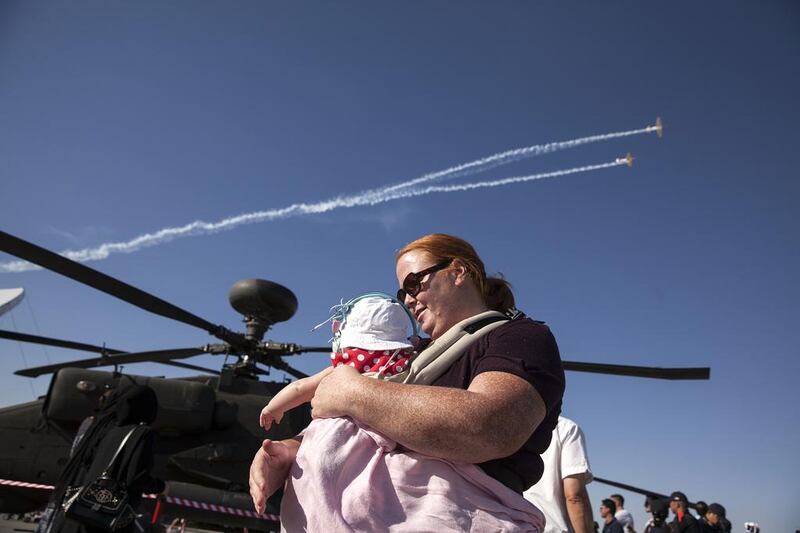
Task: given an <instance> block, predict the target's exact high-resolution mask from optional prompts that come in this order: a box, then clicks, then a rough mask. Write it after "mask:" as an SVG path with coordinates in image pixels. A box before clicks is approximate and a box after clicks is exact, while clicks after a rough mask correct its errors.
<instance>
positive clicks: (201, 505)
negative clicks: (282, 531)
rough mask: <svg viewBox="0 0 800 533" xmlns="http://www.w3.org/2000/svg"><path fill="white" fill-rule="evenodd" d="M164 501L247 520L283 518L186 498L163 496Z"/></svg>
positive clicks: (278, 519)
mask: <svg viewBox="0 0 800 533" xmlns="http://www.w3.org/2000/svg"><path fill="white" fill-rule="evenodd" d="M162 500H163V501H165V502H167V503H173V504H175V505H181V506H183V507H192V508H193V509H202V510H203V511H214V512H215V513H228V514H232V515H236V516H244V517H247V518H260V519H262V520H271V521H273V522H278V521H280V519H281V517H280V516H278V515H275V514H266V513H264V514H259V513H257V512H255V511H247V510H245V509H237V508H236V507H227V506H225V505H215V504H213V503H206V502H198V501H195V500H187V499H186V498H176V497H174V496H163V497H162Z"/></svg>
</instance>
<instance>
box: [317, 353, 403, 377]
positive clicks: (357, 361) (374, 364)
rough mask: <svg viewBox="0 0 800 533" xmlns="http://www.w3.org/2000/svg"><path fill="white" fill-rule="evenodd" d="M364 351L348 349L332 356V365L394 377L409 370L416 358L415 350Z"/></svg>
mask: <svg viewBox="0 0 800 533" xmlns="http://www.w3.org/2000/svg"><path fill="white" fill-rule="evenodd" d="M395 352H397V350H363V349H361V348H352V347H348V348H345V349H344V350H342V351H341V352H335V353H332V354H331V363H332V364H333V366H334V367H337V366H339V365H350V366H352V367H353V368H355V369H356V370H358V371H359V372H360V373H362V374H363V373H364V372H377V373H378V375H379V376H393V375H395V374H399V373H401V372H403V371H404V370H405V369H406V368H408V365H409V363H410V362H411V358H412V357H413V356H414V349H413V348H406V349H404V350H400V351H399V352H398V353H397V355H394V354H395Z"/></svg>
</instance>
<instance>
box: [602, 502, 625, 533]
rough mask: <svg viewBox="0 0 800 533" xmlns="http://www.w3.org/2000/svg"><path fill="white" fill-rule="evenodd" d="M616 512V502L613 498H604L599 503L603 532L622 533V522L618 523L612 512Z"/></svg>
mask: <svg viewBox="0 0 800 533" xmlns="http://www.w3.org/2000/svg"><path fill="white" fill-rule="evenodd" d="M616 512H617V504H616V503H614V500H610V499H605V500H603V501H602V503H600V518H602V519H603V521H604V522H605V524H604V525H603V533H623V530H622V524H620V523H619V522H618V521H617V519H616V518H614V513H616Z"/></svg>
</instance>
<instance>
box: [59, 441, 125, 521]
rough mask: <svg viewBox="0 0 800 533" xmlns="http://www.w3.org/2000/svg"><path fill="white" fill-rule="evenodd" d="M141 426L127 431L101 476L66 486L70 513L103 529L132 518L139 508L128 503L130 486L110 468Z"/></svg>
mask: <svg viewBox="0 0 800 533" xmlns="http://www.w3.org/2000/svg"><path fill="white" fill-rule="evenodd" d="M139 427H140V426H136V427H134V428H132V429H131V430H130V431H129V432H128V434H127V435H125V438H124V439H122V442H121V443H120V445H119V448H117V451H116V452H114V457H112V458H111V462H109V463H108V466H107V467H106V469H105V470H104V471H103V473H102V474H100V477H98V478H97V479H95V480H94V481H92V482H91V483H88V484H86V485H84V486H81V487H69V488H67V490H66V491H65V492H64V500H63V502H64V503H63V504H62V507H63V509H64V514H65V515H66V516H67V517H69V518H71V519H72V520H75V521H76V522H80V523H81V524H83V525H85V526H88V527H91V528H95V529H101V530H103V531H117V530H120V529H123V528H125V527H127V526H129V525H130V524H131V523H132V522H133V520H134V519H135V518H136V511H134V510H133V507H131V505H130V503H129V501H130V500H129V498H128V487H126V486H125V483H123V482H122V481H119V480H117V479H114V478H112V477H110V476H109V475H108V472H109V471H110V470H111V467H112V466H114V462H115V461H116V460H117V457H118V456H119V454H120V452H121V451H122V448H124V447H125V443H126V442H128V439H129V438H130V436H131V435H132V434H133V433H134V431H136V430H137V429H139Z"/></svg>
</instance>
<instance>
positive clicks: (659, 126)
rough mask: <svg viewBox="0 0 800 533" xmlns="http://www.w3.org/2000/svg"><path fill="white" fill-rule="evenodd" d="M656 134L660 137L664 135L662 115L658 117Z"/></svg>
mask: <svg viewBox="0 0 800 533" xmlns="http://www.w3.org/2000/svg"><path fill="white" fill-rule="evenodd" d="M655 128H656V135H658V138H659V139H660V138H662V137H663V136H664V125H663V124H662V123H661V117H656V125H655Z"/></svg>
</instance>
